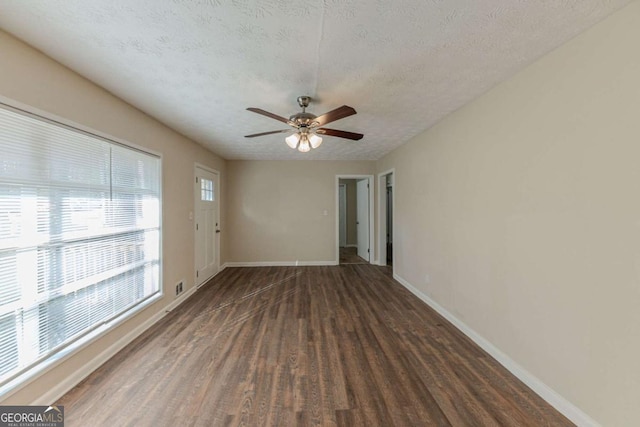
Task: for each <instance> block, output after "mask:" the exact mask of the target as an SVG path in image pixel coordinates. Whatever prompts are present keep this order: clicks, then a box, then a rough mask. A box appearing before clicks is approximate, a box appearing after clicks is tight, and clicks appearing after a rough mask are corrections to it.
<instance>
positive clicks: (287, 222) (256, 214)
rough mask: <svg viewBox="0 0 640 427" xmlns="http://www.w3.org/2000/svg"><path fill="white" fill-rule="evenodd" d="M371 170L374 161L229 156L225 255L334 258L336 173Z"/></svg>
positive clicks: (250, 258)
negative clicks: (270, 159) (244, 158)
mask: <svg viewBox="0 0 640 427" xmlns="http://www.w3.org/2000/svg"><path fill="white" fill-rule="evenodd" d="M374 172H375V162H347V161H228V162H227V175H228V179H227V195H228V197H227V203H228V210H229V212H232V214H231V215H229V219H228V221H227V224H228V226H227V227H226V230H227V239H228V243H229V252H228V253H229V257H228V259H229V261H231V262H242V263H251V262H273V261H275V262H295V261H302V262H327V261H335V260H336V259H337V254H336V185H337V182H336V175H340V174H344V175H348V174H373V173H374ZM325 210H326V211H327V215H323V213H324V211H325Z"/></svg>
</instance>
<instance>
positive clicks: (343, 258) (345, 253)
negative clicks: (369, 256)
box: [340, 247, 369, 264]
mask: <svg viewBox="0 0 640 427" xmlns="http://www.w3.org/2000/svg"><path fill="white" fill-rule="evenodd" d="M340 264H369V263H368V262H367V261H366V260H365V259H364V258H361V257H359V256H358V248H354V247H346V248H345V247H340Z"/></svg>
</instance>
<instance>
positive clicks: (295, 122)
mask: <svg viewBox="0 0 640 427" xmlns="http://www.w3.org/2000/svg"><path fill="white" fill-rule="evenodd" d="M309 102H311V97H309V96H299V97H298V105H300V107H301V108H302V112H301V113H297V114H294V115H292V116H291V117H289V118H288V119H286V118H284V117H281V116H278V115H277V114H273V113H270V112H268V111H265V110H262V109H260V108H253V107H251V108H247V110H249V111H253V112H254V113H258V114H262V115H263V116H267V117H271V118H272V119H276V120H278V121H280V122H282V123H286V124H288V125H289V126H291V127H293V128H295V129H296V130H295V131H294V133H293V134H291V135H289V136H288V137H286V138H285V142H286V143H287V145H288V146H289V147H291V148H293V149H294V150H295V149H296V148H297V149H298V151H301V152H303V153H306V152H307V151H309V150H311V149H312V148H318V147H319V146H320V144H322V138H321V137H320V136H318V135H327V136H337V137H338V138H345V139H351V140H354V141H357V140H360V139H362V137H363V136H364V135H363V134H361V133H355V132H347V131H344V130H336V129H328V128H325V127H321V126H324V125H326V124H327V123H331V122H335V121H336V120H340V119H344V118H345V117H349V116H352V115H354V114H356V110H354V109H353V108H351V107H349V106H347V105H343V106H342V107H338V108H336V109H335V110H331V111H329V112H328V113H325V114H323V115H321V116H315V115H314V114H311V113H307V112H306V108H307V107H308V106H309ZM285 132H291V129H283V130H272V131H270V132H261V133H254V134H252V135H245V138H254V137H256V136H264V135H271V134H274V133H285Z"/></svg>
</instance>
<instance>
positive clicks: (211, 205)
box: [194, 165, 220, 286]
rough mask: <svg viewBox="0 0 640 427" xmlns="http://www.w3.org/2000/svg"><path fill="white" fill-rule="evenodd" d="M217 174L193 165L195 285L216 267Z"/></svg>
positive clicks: (198, 284) (218, 227)
mask: <svg viewBox="0 0 640 427" xmlns="http://www.w3.org/2000/svg"><path fill="white" fill-rule="evenodd" d="M219 177H220V174H219V173H218V172H217V171H215V170H213V169H208V168H205V167H204V166H200V165H196V170H195V184H194V198H195V208H194V212H195V217H194V228H195V260H196V265H195V268H196V271H195V276H196V279H195V284H196V286H200V285H202V284H203V283H205V282H206V281H207V280H209V279H210V278H211V277H213V276H214V275H215V274H216V273H217V272H218V270H219V269H220V238H219V235H220V234H219V233H220V220H219V218H220V204H219V199H220V182H219V181H220V179H219Z"/></svg>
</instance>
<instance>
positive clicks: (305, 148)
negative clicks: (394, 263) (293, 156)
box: [298, 138, 311, 153]
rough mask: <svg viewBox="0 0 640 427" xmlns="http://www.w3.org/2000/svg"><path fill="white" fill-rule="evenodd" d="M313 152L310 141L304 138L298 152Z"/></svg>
mask: <svg viewBox="0 0 640 427" xmlns="http://www.w3.org/2000/svg"><path fill="white" fill-rule="evenodd" d="M310 150H311V146H309V140H308V139H307V138H303V139H302V140H301V141H300V145H298V151H300V152H301V153H306V152H307V151H310Z"/></svg>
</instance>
